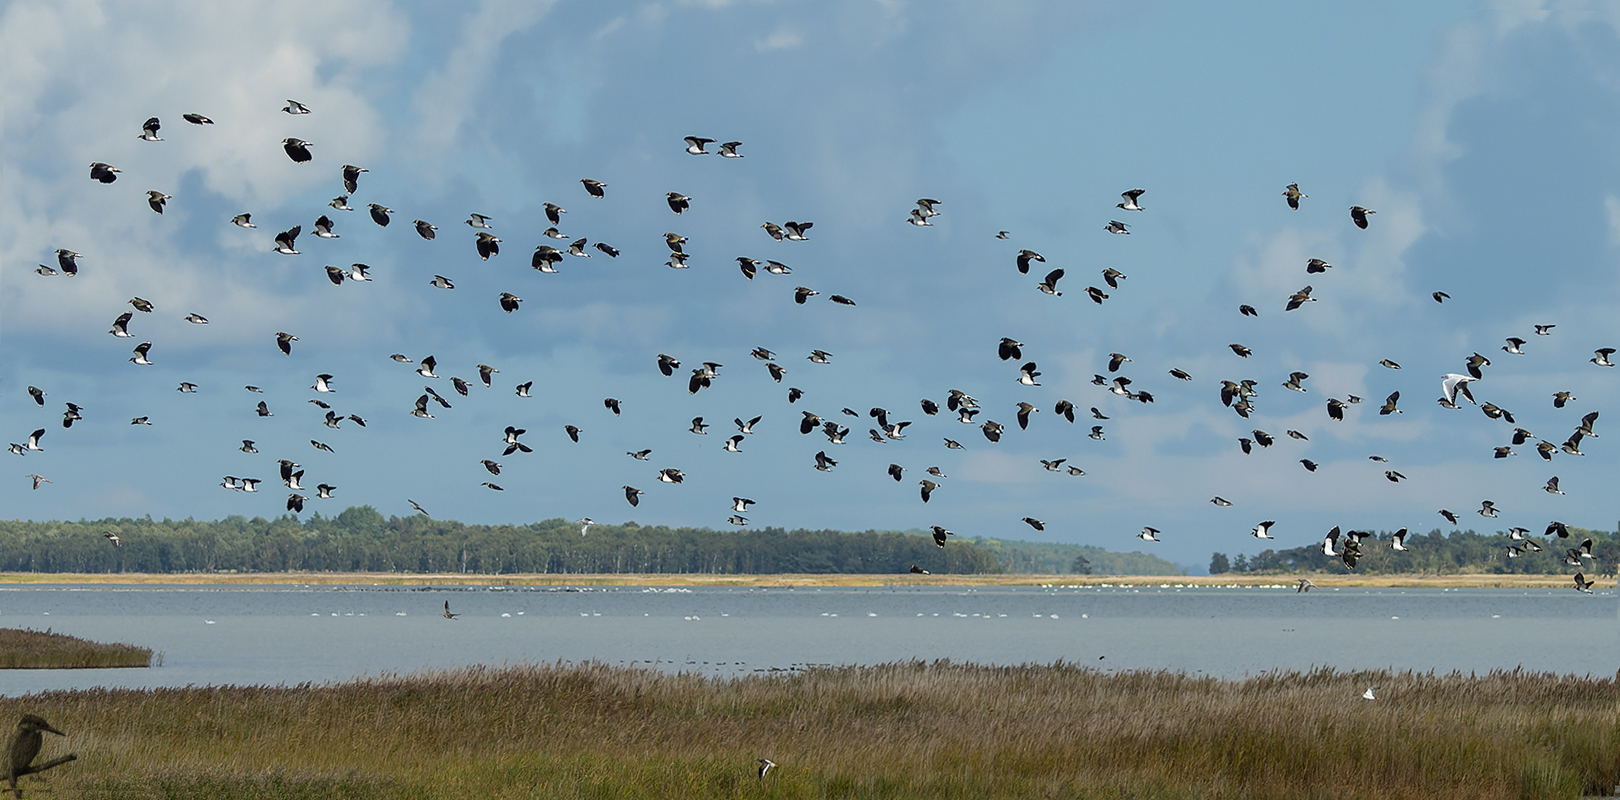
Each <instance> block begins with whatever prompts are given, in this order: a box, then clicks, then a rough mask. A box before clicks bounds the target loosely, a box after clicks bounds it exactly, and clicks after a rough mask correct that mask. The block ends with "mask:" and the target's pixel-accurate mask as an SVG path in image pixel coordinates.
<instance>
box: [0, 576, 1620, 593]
mask: <svg viewBox="0 0 1620 800" xmlns="http://www.w3.org/2000/svg"><path fill="white" fill-rule="evenodd" d="M1300 577H1308V578H1310V579H1311V581H1312V582H1313V583H1315V584H1316V585H1317V587H1318V588H1322V589H1330V588H1391V589H1394V588H1400V589H1413V588H1431V589H1434V588H1445V589H1462V588H1475V589H1480V588H1490V589H1557V588H1567V587H1570V586H1572V583H1571V578H1570V576H1568V575H1493V574H1452V575H1414V574H1405V573H1397V574H1388V575H1294V574H1288V575H1231V574H1225V575H1006V574H1002V575H910V574H906V575H870V574H859V575H857V574H779V575H701V574H665V573H648V574H572V575H569V574H523V575H466V574H460V573H445V574H434V575H427V574H421V575H417V574H410V575H406V574H400V573H370V572H311V573H301V572H276V573H206V574H201V573H177V574H151V573H119V574H89V573H16V572H11V573H0V588H3V587H8V586H49V585H74V586H83V585H107V586H367V585H369V586H661V587H740V588H790V587H792V588H798V587H806V588H809V587H837V586H849V587H874V586H1028V587H1041V588H1049V587H1054V586H1061V587H1092V586H1138V587H1158V588H1172V587H1173V588H1201V587H1255V586H1287V587H1290V588H1291V587H1293V585H1294V584H1295V582H1296V580H1297V579H1298V578H1300ZM1613 580H1614V579H1613V578H1600V579H1599V581H1600V582H1599V586H1598V587H1597V588H1602V586H1603V584H1608V585H1609V587H1610V588H1613V586H1614V584H1613Z"/></svg>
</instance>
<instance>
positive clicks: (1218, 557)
mask: <svg viewBox="0 0 1620 800" xmlns="http://www.w3.org/2000/svg"><path fill="white" fill-rule="evenodd" d="M1231 571H1232V562H1230V561H1228V560H1227V558H1226V554H1225V553H1215V554H1214V555H1212V556H1210V557H1209V574H1211V575H1220V574H1223V573H1226V572H1231Z"/></svg>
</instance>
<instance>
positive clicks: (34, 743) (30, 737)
mask: <svg viewBox="0 0 1620 800" xmlns="http://www.w3.org/2000/svg"><path fill="white" fill-rule="evenodd" d="M46 731H49V732H51V733H54V734H56V735H57V736H66V735H67V734H65V733H63V732H61V731H59V730H57V729H55V728H53V727H51V724H50V723H49V722H46V721H45V720H44V719H42V718H40V717H38V716H35V715H33V714H24V715H22V719H20V720H17V732H16V733H14V734H12V736H11V746H10V747H9V748H7V751H6V755H7V758H6V783H7V784H8V785H9V786H10V787H11V789H12V790H13V791H15V792H16V793H17V796H18V797H22V790H21V789H18V788H17V779H18V778H21V777H22V776H24V775H32V774H34V773H36V772H44V771H45V770H48V769H50V768H51V767H57V766H61V765H62V764H66V763H67V762H69V761H76V760H78V758H79V757H78V756H77V755H74V754H73V753H69V754H67V755H65V756H63V757H61V758H57V759H52V760H50V761H47V762H45V763H43V764H40V765H39V766H37V767H36V766H33V763H34V758H35V757H37V756H38V755H39V751H40V749H41V748H42V747H44V744H45V736H44V733H45V732H46Z"/></svg>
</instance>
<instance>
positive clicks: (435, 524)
mask: <svg viewBox="0 0 1620 800" xmlns="http://www.w3.org/2000/svg"><path fill="white" fill-rule="evenodd" d="M107 533H112V534H115V535H116V536H118V537H119V539H120V540H121V544H120V545H119V546H114V545H113V544H112V543H111V542H110V541H109V540H108V539H107V538H105V536H104V534H107ZM912 564H917V565H918V566H920V567H922V568H923V569H926V570H929V571H930V572H934V573H941V574H944V573H994V572H1003V571H1005V570H1004V569H1003V568H1002V566H1001V564H1000V563H998V562H997V560H996V557H995V556H994V555H993V554H992V553H991V552H990V551H989V550H987V549H985V548H984V547H980V546H977V545H974V544H973V543H971V542H966V541H954V540H953V541H951V542H950V544H949V546H947V547H944V548H940V547H936V546H935V545H934V541H933V538H932V537H931V536H920V535H914V534H907V533H899V532H882V531H867V532H864V533H844V532H841V531H825V530H824V531H808V530H794V531H787V530H782V529H780V528H761V529H758V530H738V531H713V530H706V529H698V528H667V527H662V526H659V527H652V526H647V527H644V526H640V525H637V524H636V523H634V522H628V523H625V524H623V525H593V526H591V528H590V532H589V534H587V535H583V536H582V535H581V534H580V526H579V525H578V524H577V523H573V522H568V521H567V520H562V519H551V520H546V521H543V522H537V523H534V524H531V525H463V524H461V523H459V522H452V521H447V520H435V519H430V518H428V517H425V516H421V515H415V516H410V517H389V518H386V519H385V518H384V517H383V516H382V515H381V514H378V513H377V511H376V510H375V509H373V508H371V507H370V506H359V507H354V508H350V509H348V510H347V511H344V512H343V513H342V514H339V515H337V516H336V517H322V516H321V515H319V514H315V515H311V516H310V517H309V519H308V520H306V521H302V522H301V521H299V520H298V519H297V518H295V517H293V516H291V515H286V516H281V517H278V518H276V519H273V520H269V519H264V518H263V517H254V518H253V519H246V518H244V517H241V516H231V517H227V518H225V519H222V520H218V521H214V522H206V521H205V522H199V521H194V520H189V519H188V520H167V519H165V520H162V521H155V520H152V519H150V518H143V519H128V518H125V519H105V520H99V521H80V522H76V523H74V522H21V521H0V571H5V572H84V573H116V572H150V573H173V572H233V571H234V572H283V571H289V570H291V571H309V572H400V573H449V572H456V573H471V574H484V575H502V574H513V573H565V574H567V573H707V574H746V573H840V572H844V573H902V572H907V571H908V570H909V569H910V567H911V565H912Z"/></svg>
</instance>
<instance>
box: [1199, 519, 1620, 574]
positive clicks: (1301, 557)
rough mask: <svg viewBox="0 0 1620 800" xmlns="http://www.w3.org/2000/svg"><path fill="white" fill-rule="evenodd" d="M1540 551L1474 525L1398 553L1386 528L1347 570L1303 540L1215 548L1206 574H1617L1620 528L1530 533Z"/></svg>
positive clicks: (1420, 538) (1430, 536)
mask: <svg viewBox="0 0 1620 800" xmlns="http://www.w3.org/2000/svg"><path fill="white" fill-rule="evenodd" d="M1528 538H1529V540H1531V541H1534V542H1535V543H1536V544H1537V545H1539V546H1540V547H1541V548H1542V550H1541V551H1540V552H1536V551H1534V550H1532V549H1530V548H1529V547H1527V546H1525V541H1523V540H1515V539H1513V538H1511V537H1510V536H1509V535H1508V534H1505V533H1489V534H1482V533H1476V532H1475V531H1472V530H1467V531H1452V532H1451V533H1448V534H1442V533H1441V532H1440V530H1439V529H1438V528H1436V529H1435V530H1432V531H1430V532H1429V533H1426V534H1415V533H1413V534H1408V535H1407V537H1406V547H1407V548H1408V551H1407V552H1398V551H1396V550H1395V549H1394V548H1392V547H1391V546H1390V542H1391V541H1392V540H1393V536H1392V535H1391V534H1390V533H1389V532H1387V531H1385V532H1379V533H1376V534H1374V535H1373V536H1370V537H1368V538H1367V540H1366V541H1365V542H1364V543H1363V544H1362V546H1361V551H1362V556H1361V559H1360V560H1359V561H1358V562H1357V564H1356V568H1355V569H1354V570H1350V569H1346V568H1345V566H1344V563H1343V562H1341V561H1340V560H1339V559H1337V558H1329V557H1328V556H1326V555H1323V554H1322V548H1321V546H1320V545H1314V544H1313V545H1307V546H1305V547H1294V548H1289V549H1286V550H1261V551H1260V552H1258V553H1255V554H1253V555H1244V554H1241V553H1239V554H1238V555H1236V556H1233V557H1228V556H1227V555H1226V554H1225V553H1219V552H1217V553H1214V554H1213V555H1212V556H1211V558H1210V563H1209V573H1210V574H1211V575H1220V574H1223V573H1227V572H1244V573H1285V572H1326V573H1331V574H1345V573H1361V574H1371V575H1381V574H1390V573H1420V574H1427V575H1445V574H1455V573H1486V574H1501V575H1513V574H1519V575H1525V574H1528V575H1557V574H1560V573H1570V574H1574V573H1575V572H1581V571H1584V572H1585V573H1587V574H1588V575H1591V574H1597V575H1604V576H1610V575H1614V574H1615V566H1616V559H1617V558H1620V533H1610V532H1608V531H1594V530H1588V529H1586V528H1574V527H1572V528H1570V529H1569V538H1568V539H1559V538H1556V537H1552V536H1542V535H1540V534H1539V533H1531V534H1530V535H1529V537H1528ZM1586 539H1591V540H1592V555H1593V556H1594V558H1593V559H1591V560H1588V561H1586V562H1585V563H1584V565H1583V566H1581V567H1575V566H1571V565H1567V564H1564V563H1563V561H1562V559H1563V558H1564V555H1565V551H1567V550H1568V549H1569V548H1571V547H1578V546H1579V545H1580V544H1581V542H1582V541H1584V540H1586ZM1510 547H1521V548H1523V550H1524V552H1522V553H1521V554H1520V555H1517V556H1515V557H1512V558H1509V557H1508V555H1507V552H1508V549H1509V548H1510Z"/></svg>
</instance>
